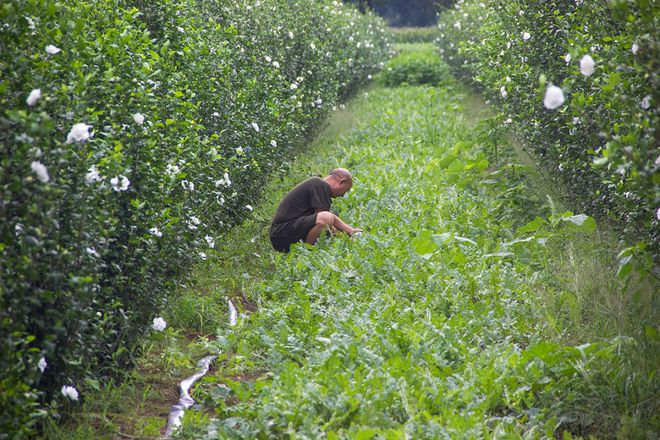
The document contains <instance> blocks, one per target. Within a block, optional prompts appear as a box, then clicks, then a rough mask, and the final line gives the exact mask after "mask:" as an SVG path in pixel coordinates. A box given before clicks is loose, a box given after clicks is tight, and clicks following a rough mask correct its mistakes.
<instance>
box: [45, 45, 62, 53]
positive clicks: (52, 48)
mask: <svg viewBox="0 0 660 440" xmlns="http://www.w3.org/2000/svg"><path fill="white" fill-rule="evenodd" d="M46 52H48V53H49V54H51V55H55V54H57V53H60V48H59V47H56V46H53V45H52V44H49V45H48V46H46Z"/></svg>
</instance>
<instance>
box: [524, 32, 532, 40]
mask: <svg viewBox="0 0 660 440" xmlns="http://www.w3.org/2000/svg"><path fill="white" fill-rule="evenodd" d="M531 37H532V35H531V34H530V33H529V32H523V40H525V41H527V40H529V39H530V38H531Z"/></svg>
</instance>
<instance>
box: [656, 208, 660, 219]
mask: <svg viewBox="0 0 660 440" xmlns="http://www.w3.org/2000/svg"><path fill="white" fill-rule="evenodd" d="M655 218H657V219H658V220H660V208H658V209H657V210H656V211H655Z"/></svg>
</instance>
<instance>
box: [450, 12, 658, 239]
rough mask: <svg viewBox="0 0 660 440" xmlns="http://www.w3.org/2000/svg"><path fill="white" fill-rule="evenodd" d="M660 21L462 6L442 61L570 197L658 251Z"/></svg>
mask: <svg viewBox="0 0 660 440" xmlns="http://www.w3.org/2000/svg"><path fill="white" fill-rule="evenodd" d="M659 17H660V15H658V14H657V7H656V6H655V5H654V4H653V2H649V1H647V0H614V1H611V2H608V1H605V0H598V1H575V2H573V1H564V0H550V1H546V0H534V1H531V2H530V1H511V2H498V1H480V0H461V1H458V2H456V4H455V7H454V8H452V9H450V10H447V11H444V12H443V13H442V15H441V19H440V25H439V27H440V31H441V39H440V40H441V41H440V46H441V48H442V49H441V50H442V52H443V53H444V56H445V58H446V60H447V61H448V62H449V63H450V64H451V65H452V67H453V69H454V70H455V71H456V72H457V73H458V74H459V75H460V76H462V77H464V78H467V79H469V80H471V81H474V83H475V84H477V85H478V86H479V88H481V89H482V90H483V92H484V93H485V94H486V95H487V96H488V97H489V98H490V99H491V100H494V101H496V102H497V103H498V105H500V106H501V108H502V111H503V113H504V114H505V116H504V118H510V119H511V122H513V124H514V126H515V127H516V128H517V129H518V131H519V132H520V133H521V134H522V135H523V136H524V137H525V138H526V139H527V140H528V141H529V144H530V145H532V146H533V147H532V148H533V149H534V151H535V152H536V153H537V157H539V160H540V161H542V162H543V165H544V166H545V167H546V168H549V169H552V170H553V171H555V170H556V171H557V172H558V173H559V174H560V175H561V176H562V177H563V178H564V179H565V180H566V181H567V182H568V183H569V184H570V186H571V188H572V192H573V193H572V194H571V195H570V196H569V197H570V198H574V197H575V196H579V198H580V199H581V200H582V205H583V206H582V208H583V209H585V210H587V211H588V212H592V213H594V214H599V217H601V218H602V217H609V219H610V220H613V221H615V222H619V223H621V220H622V219H623V220H624V222H623V224H621V228H622V229H625V232H627V233H628V234H629V237H632V238H633V239H637V238H640V237H641V238H646V240H647V241H649V242H650V245H651V248H652V249H655V250H657V249H658V246H659V244H660V228H658V225H659V220H660V219H659V218H658V215H660V214H658V212H657V209H658V205H659V204H660V189H659V188H660V186H659V185H658V184H659V183H660V177H659V176H660V174H659V173H658V167H659V166H660V161H659V160H658V143H657V131H656V128H657V126H658V115H659V110H658V109H659V107H658V105H657V103H658V100H659V99H660V95H658V93H659V92H658V91H659V90H660V83H659V80H658V75H657V72H658V61H657V60H658V59H660V58H659V53H658V47H659V46H658V31H657V30H658V29H659V28H660V23H658V20H659V19H660V18H659ZM551 85H554V86H556V87H559V88H561V90H562V91H563V96H564V98H565V100H566V101H565V102H563V104H561V105H559V106H558V107H557V108H556V109H550V108H548V106H545V105H544V95H545V93H546V91H547V90H549V89H550V86H551ZM554 91H555V93H557V94H558V90H557V89H554ZM557 102H559V101H557ZM550 107H554V106H553V105H550Z"/></svg>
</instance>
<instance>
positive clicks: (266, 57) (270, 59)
mask: <svg viewBox="0 0 660 440" xmlns="http://www.w3.org/2000/svg"><path fill="white" fill-rule="evenodd" d="M264 59H265V60H266V62H267V63H270V62H271V61H273V59H272V58H271V57H269V56H268V55H266V56H265V57H264Z"/></svg>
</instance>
